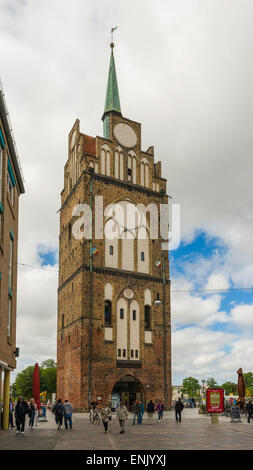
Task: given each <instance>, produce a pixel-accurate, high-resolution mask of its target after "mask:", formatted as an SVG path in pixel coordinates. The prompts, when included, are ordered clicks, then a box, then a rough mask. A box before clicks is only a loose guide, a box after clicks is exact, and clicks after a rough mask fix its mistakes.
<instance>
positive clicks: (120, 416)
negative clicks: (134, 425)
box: [117, 401, 128, 434]
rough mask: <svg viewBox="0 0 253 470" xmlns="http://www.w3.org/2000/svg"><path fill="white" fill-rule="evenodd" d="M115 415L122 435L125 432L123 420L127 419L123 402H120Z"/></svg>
mask: <svg viewBox="0 0 253 470" xmlns="http://www.w3.org/2000/svg"><path fill="white" fill-rule="evenodd" d="M117 415H118V419H119V424H120V434H123V433H124V432H125V420H126V419H127V417H128V412H127V408H126V406H125V405H124V404H123V401H121V402H120V405H119V406H118V408H117Z"/></svg>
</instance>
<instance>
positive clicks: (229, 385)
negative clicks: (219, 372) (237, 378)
mask: <svg viewBox="0 0 253 470" xmlns="http://www.w3.org/2000/svg"><path fill="white" fill-rule="evenodd" d="M221 388H224V390H225V395H229V394H230V393H233V395H237V384H235V383H234V382H224V383H223V384H222V385H221Z"/></svg>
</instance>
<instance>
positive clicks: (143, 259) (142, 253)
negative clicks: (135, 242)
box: [141, 251, 145, 261]
mask: <svg viewBox="0 0 253 470" xmlns="http://www.w3.org/2000/svg"><path fill="white" fill-rule="evenodd" d="M141 261H145V253H144V251H141Z"/></svg>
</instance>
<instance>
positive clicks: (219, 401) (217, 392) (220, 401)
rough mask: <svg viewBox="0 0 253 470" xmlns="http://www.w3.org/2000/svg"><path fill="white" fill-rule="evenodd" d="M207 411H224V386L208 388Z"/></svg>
mask: <svg viewBox="0 0 253 470" xmlns="http://www.w3.org/2000/svg"><path fill="white" fill-rule="evenodd" d="M206 411H207V413H223V411H224V390H223V388H207V389H206Z"/></svg>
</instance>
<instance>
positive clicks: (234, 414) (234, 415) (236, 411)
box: [231, 406, 241, 422]
mask: <svg viewBox="0 0 253 470" xmlns="http://www.w3.org/2000/svg"><path fill="white" fill-rule="evenodd" d="M235 419H237V420H238V421H241V416H240V408H239V406H232V407H231V422H233V421H234V420H235Z"/></svg>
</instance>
